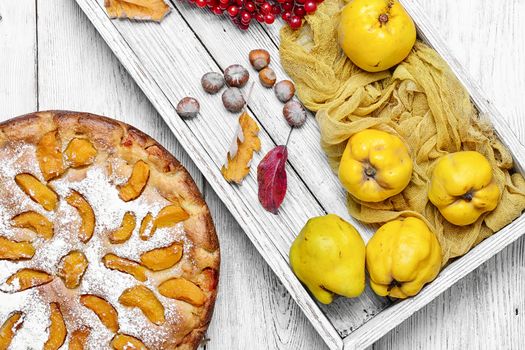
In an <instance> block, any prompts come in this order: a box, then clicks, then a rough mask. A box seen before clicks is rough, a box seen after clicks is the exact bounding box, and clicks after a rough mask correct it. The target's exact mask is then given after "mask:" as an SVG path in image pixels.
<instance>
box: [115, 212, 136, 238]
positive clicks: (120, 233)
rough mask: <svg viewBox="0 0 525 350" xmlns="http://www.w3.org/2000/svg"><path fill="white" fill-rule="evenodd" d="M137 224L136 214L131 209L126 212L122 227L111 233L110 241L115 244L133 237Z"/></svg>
mask: <svg viewBox="0 0 525 350" xmlns="http://www.w3.org/2000/svg"><path fill="white" fill-rule="evenodd" d="M136 225H137V222H136V219H135V214H133V213H132V212H130V211H128V212H126V213H125V214H124V217H123V218H122V223H121V224H120V227H119V228H118V229H116V230H115V231H113V232H111V233H110V235H109V241H110V242H111V243H113V244H119V243H124V242H126V241H127V240H128V239H129V238H130V237H131V234H132V233H133V230H135V226H136Z"/></svg>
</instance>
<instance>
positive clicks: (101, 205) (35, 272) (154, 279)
mask: <svg viewBox="0 0 525 350" xmlns="http://www.w3.org/2000/svg"><path fill="white" fill-rule="evenodd" d="M219 260H220V257H219V245H218V241H217V236H216V234H215V228H214V226H213V222H212V219H211V217H210V213H209V210H208V207H207V206H206V203H205V202H204V200H203V199H202V197H201V195H200V193H199V190H198V189H197V187H196V185H195V183H194V182H193V180H192V179H191V177H190V175H189V174H188V172H187V171H186V170H185V169H184V167H183V166H182V165H181V164H180V163H179V162H178V161H177V160H176V159H175V158H174V157H173V156H172V155H171V154H169V153H168V152H167V151H166V150H165V149H164V148H162V147H161V146H160V145H159V144H158V143H157V142H155V141H154V140H153V139H151V138H150V137H149V136H147V135H145V134H143V133H142V132H140V131H138V130H137V129H134V128H133V127H131V126H128V125H126V124H123V123H120V122H117V121H114V120H111V119H108V118H105V117H100V116H95V115H90V114H85V113H74V112H59V111H51V112H40V113H34V114H29V115H25V116H22V117H19V118H16V119H13V120H10V121H7V122H4V123H2V124H0V350H5V349H13V350H14V349H23V350H27V349H45V350H50V349H59V348H62V349H122V350H124V349H126V350H132V349H150V350H158V349H195V348H196V347H197V346H198V344H199V343H200V341H201V339H202V337H203V335H204V332H205V331H206V328H207V327H208V323H209V321H210V318H211V314H212V311H213V306H214V302H215V298H216V293H217V282H218V273H219Z"/></svg>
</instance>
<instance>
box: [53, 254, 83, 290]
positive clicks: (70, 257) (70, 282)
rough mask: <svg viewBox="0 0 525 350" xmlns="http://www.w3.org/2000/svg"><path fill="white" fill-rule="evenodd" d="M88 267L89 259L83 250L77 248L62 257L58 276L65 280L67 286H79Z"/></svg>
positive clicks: (70, 287)
mask: <svg viewBox="0 0 525 350" xmlns="http://www.w3.org/2000/svg"><path fill="white" fill-rule="evenodd" d="M87 267H88V261H87V259H86V256H85V255H84V254H83V253H82V252H80V251H77V250H75V251H72V252H69V253H68V254H67V255H65V256H64V257H62V259H60V263H59V268H58V277H60V278H61V279H62V281H64V285H65V286H66V287H67V288H69V289H74V288H77V287H78V286H79V285H80V281H81V280H82V276H84V273H85V272H86V269H87Z"/></svg>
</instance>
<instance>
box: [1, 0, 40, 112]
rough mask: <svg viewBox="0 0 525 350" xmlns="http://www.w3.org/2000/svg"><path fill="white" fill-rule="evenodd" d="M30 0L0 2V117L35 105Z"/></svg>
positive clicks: (33, 24)
mask: <svg viewBox="0 0 525 350" xmlns="http://www.w3.org/2000/svg"><path fill="white" fill-rule="evenodd" d="M36 21H37V17H36V8H35V2H34V0H20V1H16V2H15V1H1V2H0V52H1V53H2V55H0V77H1V78H2V82H1V83H0V120H6V119H9V118H11V117H12V116H16V115H19V114H24V113H27V112H31V111H34V110H35V109H36V108H37V105H38V102H37V91H38V85H37V69H36V67H37V66H36V52H37V40H36Z"/></svg>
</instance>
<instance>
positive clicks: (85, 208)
mask: <svg viewBox="0 0 525 350" xmlns="http://www.w3.org/2000/svg"><path fill="white" fill-rule="evenodd" d="M66 201H67V202H68V204H69V205H71V206H72V207H74V208H76V209H77V211H78V215H80V218H81V219H82V224H81V225H80V233H79V238H80V240H81V241H82V242H83V243H86V242H88V241H89V240H90V239H91V237H92V236H93V232H94V231H95V213H94V212H93V208H91V205H90V204H89V203H88V201H86V200H85V199H84V197H83V196H82V195H81V194H80V193H78V192H77V191H71V193H70V194H69V196H67V198H66Z"/></svg>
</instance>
